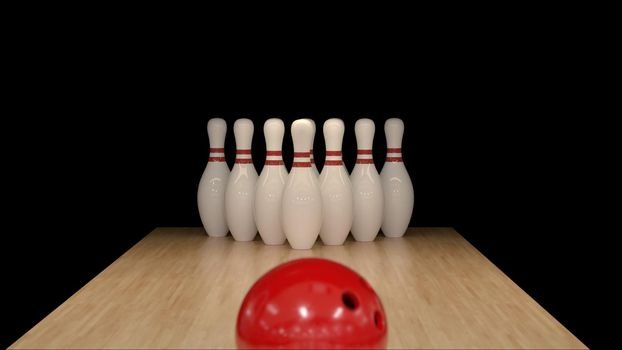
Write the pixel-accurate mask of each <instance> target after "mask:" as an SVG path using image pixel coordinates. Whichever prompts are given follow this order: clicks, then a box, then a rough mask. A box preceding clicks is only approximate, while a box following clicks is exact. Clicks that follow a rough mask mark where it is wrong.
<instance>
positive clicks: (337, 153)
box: [326, 151, 341, 157]
mask: <svg viewBox="0 0 622 350" xmlns="http://www.w3.org/2000/svg"><path fill="white" fill-rule="evenodd" d="M340 155H341V151H326V156H327V157H328V156H340Z"/></svg>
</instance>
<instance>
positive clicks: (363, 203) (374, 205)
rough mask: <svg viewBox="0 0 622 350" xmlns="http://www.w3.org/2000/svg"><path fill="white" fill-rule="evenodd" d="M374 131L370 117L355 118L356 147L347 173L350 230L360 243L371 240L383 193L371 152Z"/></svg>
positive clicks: (378, 227) (380, 216)
mask: <svg viewBox="0 0 622 350" xmlns="http://www.w3.org/2000/svg"><path fill="white" fill-rule="evenodd" d="M375 130H376V127H375V125H374V121H373V120H371V119H359V120H357V121H356V124H355V125H354V132H355V134H356V145H357V148H358V150H357V159H356V165H354V169H352V175H350V181H352V195H353V208H354V210H353V220H352V230H351V231H352V236H354V239H356V240H357V241H361V242H367V241H373V240H374V239H375V238H376V235H377V234H378V231H379V230H380V226H381V225H382V211H383V206H384V195H383V193H382V184H381V183H380V175H378V170H376V165H374V159H373V155H372V145H373V142H374V132H375Z"/></svg>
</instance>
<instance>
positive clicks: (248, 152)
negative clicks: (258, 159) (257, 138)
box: [235, 149, 251, 154]
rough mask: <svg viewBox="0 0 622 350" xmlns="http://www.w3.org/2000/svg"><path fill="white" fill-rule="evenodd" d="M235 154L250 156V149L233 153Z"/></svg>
mask: <svg viewBox="0 0 622 350" xmlns="http://www.w3.org/2000/svg"><path fill="white" fill-rule="evenodd" d="M235 154H251V150H250V149H239V150H236V151H235Z"/></svg>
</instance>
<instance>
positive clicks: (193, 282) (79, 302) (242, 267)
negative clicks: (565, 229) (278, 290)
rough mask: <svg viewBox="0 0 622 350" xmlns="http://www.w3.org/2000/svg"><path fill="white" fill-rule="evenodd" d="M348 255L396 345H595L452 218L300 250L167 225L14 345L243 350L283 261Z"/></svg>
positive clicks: (344, 260)
mask: <svg viewBox="0 0 622 350" xmlns="http://www.w3.org/2000/svg"><path fill="white" fill-rule="evenodd" d="M311 256H315V257H322V258H326V259H331V260H335V261H338V262H341V263H343V264H345V265H347V266H349V267H351V268H352V269H354V270H355V271H357V272H358V273H359V274H361V275H362V276H363V277H365V279H367V280H368V281H369V283H370V284H371V285H372V286H373V287H374V289H375V290H376V292H377V293H378V295H379V296H380V298H381V300H382V302H383V305H384V308H385V312H386V314H387V321H388V326H389V334H388V337H389V343H388V344H389V348H540V349H543V348H567V349H570V348H586V347H585V345H583V344H582V343H581V342H580V341H579V340H578V339H577V338H576V337H574V336H573V335H572V334H571V333H570V332H569V331H568V330H567V329H566V328H564V326H563V325H561V324H560V323H559V322H557V320H555V319H554V318H553V317H552V316H551V315H549V314H548V313H547V312H546V310H544V309H543V308H542V307H540V305H538V304H537V303H536V302H535V301H534V300H533V299H531V298H530V297H529V296H528V295H527V294H526V293H525V292H524V291H523V290H522V289H520V288H519V287H518V286H517V285H516V284H514V283H513V282H512V281H511V280H510V279H509V278H508V277H507V276H505V275H504V274H503V273H502V272H501V271H500V270H499V269H497V268H496V267H495V266H494V265H493V264H492V263H491V262H490V261H488V260H487V259H486V258H485V257H484V256H483V255H482V254H480V253H479V252H478V251H477V250H476V249H475V248H474V247H473V246H471V245H470V244H469V243H468V242H467V241H466V240H465V239H464V238H462V236H460V235H459V234H458V233H457V232H455V231H454V230H453V229H450V228H416V229H409V231H408V232H407V233H406V235H405V236H404V237H402V238H385V237H384V236H382V234H380V235H378V237H377V238H376V241H374V242H369V243H359V242H355V241H353V240H352V238H351V237H349V238H348V240H347V241H346V243H345V245H344V246H323V245H322V244H321V242H320V241H319V240H318V242H317V243H316V244H315V246H314V247H313V249H312V250H293V249H291V248H290V247H289V246H288V245H287V244H285V245H283V246H266V245H264V244H263V243H262V242H261V240H260V239H259V236H257V238H256V239H255V240H254V241H252V242H236V241H234V240H233V239H232V238H231V236H228V237H226V238H209V237H207V235H206V234H205V232H204V231H203V229H202V228H158V229H156V230H154V231H153V232H151V233H150V234H149V235H148V236H147V237H145V238H144V239H143V240H141V241H140V242H139V243H138V244H136V245H135V246H134V247H133V248H131V249H130V250H129V251H127V252H126V253H125V254H124V255H123V256H121V257H120V258H119V259H117V260H116V261H115V262H114V263H112V264H111V265H110V266H109V267H108V268H106V269H105V270H104V271H103V272H101V273H100V274H99V275H98V276H96V277H95V278H94V279H93V280H91V281H90V282H89V283H87V284H86V285H85V286H84V287H83V288H82V289H80V290H79V291H78V292H77V293H76V294H74V295H73V296H71V297H70V298H69V299H68V300H67V301H65V302H64V303H63V304H62V305H60V306H59V307H58V308H57V309H56V310H54V311H53V312H52V313H50V314H49V315H48V316H47V317H46V318H45V319H43V320H42V321H41V322H39V323H38V324H37V325H36V326H35V327H33V328H32V329H31V330H30V331H28V332H27V333H26V334H24V335H23V336H22V337H21V338H20V339H19V340H17V341H16V342H15V343H14V344H13V345H11V347H10V348H13V349H25V348H83V349H86V348H178V349H179V348H188V349H189V348H235V321H236V317H237V312H238V309H239V306H240V303H241V302H242V299H243V298H244V295H245V294H246V292H247V290H248V289H249V288H250V286H251V285H252V284H253V283H254V282H255V280H256V279H257V278H259V277H260V276H261V275H262V274H263V273H265V272H267V271H268V270H270V269H271V268H272V267H274V266H276V265H278V264H280V263H282V262H285V261H288V260H292V259H297V258H302V257H311Z"/></svg>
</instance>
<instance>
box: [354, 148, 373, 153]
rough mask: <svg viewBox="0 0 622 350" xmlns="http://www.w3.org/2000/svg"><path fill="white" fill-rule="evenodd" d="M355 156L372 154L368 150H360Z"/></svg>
mask: <svg viewBox="0 0 622 350" xmlns="http://www.w3.org/2000/svg"><path fill="white" fill-rule="evenodd" d="M356 154H372V153H371V150H370V149H360V150H358V151H356Z"/></svg>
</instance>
